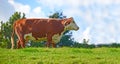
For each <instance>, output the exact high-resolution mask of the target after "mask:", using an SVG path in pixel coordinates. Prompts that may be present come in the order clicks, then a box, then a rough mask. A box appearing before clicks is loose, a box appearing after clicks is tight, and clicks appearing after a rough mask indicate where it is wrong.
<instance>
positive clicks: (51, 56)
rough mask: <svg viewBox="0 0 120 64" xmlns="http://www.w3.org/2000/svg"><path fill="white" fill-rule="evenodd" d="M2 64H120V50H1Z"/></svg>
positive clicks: (0, 63) (0, 59) (66, 48)
mask: <svg viewBox="0 0 120 64" xmlns="http://www.w3.org/2000/svg"><path fill="white" fill-rule="evenodd" d="M0 64H120V48H93V49H87V48H68V47H63V48H24V49H14V50H11V49H3V48H0Z"/></svg>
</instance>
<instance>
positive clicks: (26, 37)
mask: <svg viewBox="0 0 120 64" xmlns="http://www.w3.org/2000/svg"><path fill="white" fill-rule="evenodd" d="M24 39H25V40H35V38H34V37H33V36H32V33H28V34H25V35H24Z"/></svg>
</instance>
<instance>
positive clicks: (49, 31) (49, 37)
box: [11, 17, 79, 48]
mask: <svg viewBox="0 0 120 64" xmlns="http://www.w3.org/2000/svg"><path fill="white" fill-rule="evenodd" d="M78 29H79V27H78V26H77V25H76V23H75V22H74V19H73V18H72V17H70V18H66V19H53V18H50V19H42V18H41V19H20V20H17V21H16V22H15V23H14V24H13V33H12V36H11V43H12V47H11V48H14V38H13V37H14V33H16V35H17V37H18V41H17V48H20V46H21V47H22V48H24V47H25V43H26V42H28V40H39V41H41V40H42V41H47V47H49V46H50V44H52V46H53V47H55V44H56V43H58V42H59V41H60V39H61V37H62V35H63V33H64V32H65V31H66V30H78Z"/></svg>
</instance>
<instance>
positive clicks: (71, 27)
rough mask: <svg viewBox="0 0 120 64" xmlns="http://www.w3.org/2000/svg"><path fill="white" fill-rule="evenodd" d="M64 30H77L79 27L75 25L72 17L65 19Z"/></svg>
mask: <svg viewBox="0 0 120 64" xmlns="http://www.w3.org/2000/svg"><path fill="white" fill-rule="evenodd" d="M64 25H65V30H76V31H77V30H78V29H79V27H78V26H77V24H76V23H75V21H74V19H73V18H72V17H70V18H67V19H65V21H64Z"/></svg>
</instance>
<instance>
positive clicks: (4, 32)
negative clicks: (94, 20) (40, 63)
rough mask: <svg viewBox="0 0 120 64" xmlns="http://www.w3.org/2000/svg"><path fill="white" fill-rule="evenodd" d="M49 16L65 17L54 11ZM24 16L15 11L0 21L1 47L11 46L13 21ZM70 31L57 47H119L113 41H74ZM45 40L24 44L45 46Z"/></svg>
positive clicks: (119, 45) (64, 35)
mask: <svg viewBox="0 0 120 64" xmlns="http://www.w3.org/2000/svg"><path fill="white" fill-rule="evenodd" d="M48 17H49V18H59V19H63V18H66V16H64V15H63V13H62V12H55V13H53V14H52V15H49V16H48ZM22 18H26V17H25V14H24V13H21V12H15V13H14V14H13V15H12V16H11V17H10V18H9V20H8V21H6V22H3V21H0V47H1V48H10V47H11V33H12V28H13V23H14V22H15V21H16V20H19V19H22ZM71 36H72V32H71V31H66V32H65V33H64V34H63V36H62V38H61V40H60V42H59V43H57V47H63V46H66V47H75V48H95V47H120V44H117V43H113V44H99V45H94V44H91V45H89V44H88V42H89V40H86V39H83V42H82V43H79V42H76V41H74V38H71ZM14 38H15V45H16V40H17V37H16V36H15V37H14ZM45 44H46V43H45V42H44V41H42V42H35V41H30V42H29V43H28V44H27V45H26V46H28V47H29V46H30V47H45Z"/></svg>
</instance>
